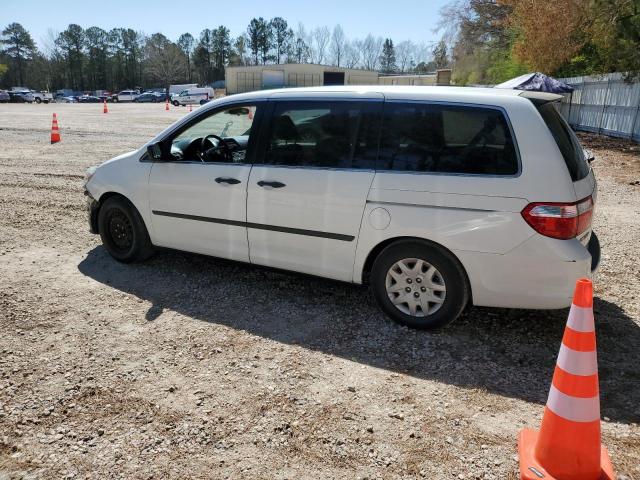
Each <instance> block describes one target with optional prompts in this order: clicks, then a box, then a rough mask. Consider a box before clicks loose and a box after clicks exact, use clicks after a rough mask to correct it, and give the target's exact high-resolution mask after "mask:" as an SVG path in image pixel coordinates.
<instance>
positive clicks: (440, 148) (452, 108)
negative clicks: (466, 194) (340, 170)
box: [378, 102, 519, 176]
mask: <svg viewBox="0 0 640 480" xmlns="http://www.w3.org/2000/svg"><path fill="white" fill-rule="evenodd" d="M383 122H384V123H383V128H382V135H381V140H380V155H379V165H378V169H380V170H393V171H406V172H434V173H449V174H467V175H505V176H508V175H516V174H518V171H519V164H518V156H517V154H516V148H515V145H514V141H513V138H512V136H511V131H510V129H509V126H508V124H507V121H506V118H505V116H504V113H503V112H502V111H501V110H500V109H497V108H490V107H483V106H477V107H476V106H468V105H449V104H446V105H445V104H436V103H433V104H428V103H396V102H390V103H387V104H385V107H384V120H383Z"/></svg>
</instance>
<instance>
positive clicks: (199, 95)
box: [171, 87, 214, 107]
mask: <svg viewBox="0 0 640 480" xmlns="http://www.w3.org/2000/svg"><path fill="white" fill-rule="evenodd" d="M213 97H214V91H213V88H211V87H195V88H188V89H186V90H183V91H182V92H180V94H178V95H172V96H171V103H173V105H174V106H176V107H177V106H179V105H182V106H183V107H184V106H185V105H204V104H205V103H207V102H208V101H209V100H211V99H212V98H213Z"/></svg>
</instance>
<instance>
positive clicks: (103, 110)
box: [102, 98, 109, 113]
mask: <svg viewBox="0 0 640 480" xmlns="http://www.w3.org/2000/svg"><path fill="white" fill-rule="evenodd" d="M102 113H109V108H108V107H107V99H106V98H105V99H104V107H102Z"/></svg>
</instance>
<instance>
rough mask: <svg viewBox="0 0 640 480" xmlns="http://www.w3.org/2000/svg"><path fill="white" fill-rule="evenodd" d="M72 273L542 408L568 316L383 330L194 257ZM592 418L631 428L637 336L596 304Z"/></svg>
mask: <svg viewBox="0 0 640 480" xmlns="http://www.w3.org/2000/svg"><path fill="white" fill-rule="evenodd" d="M78 269H79V270H80V272H81V273H82V274H84V275H86V276H88V277H90V278H92V279H94V280H96V281H98V282H101V283H104V284H107V285H110V286H111V287H112V288H115V289H118V290H120V291H123V292H126V293H129V294H133V295H135V296H137V297H139V298H141V299H144V300H146V301H149V302H150V303H151V307H150V308H149V310H148V311H147V313H146V319H147V320H148V321H153V320H155V319H156V318H157V317H158V316H159V315H160V314H161V313H162V311H163V310H164V309H170V310H173V311H176V312H179V313H181V314H183V315H188V316H190V317H193V318H195V319H199V320H202V321H206V322H211V323H217V324H222V325H226V326H228V327H230V328H234V329H239V330H246V331H248V332H250V333H251V334H254V335H260V336H262V337H265V338H269V339H271V340H276V341H278V342H282V343H286V344H296V345H299V346H302V347H305V348H308V349H312V350H317V351H321V352H323V353H326V354H328V355H335V356H338V357H342V358H348V359H350V360H352V361H355V362H359V363H362V364H366V365H371V366H374V367H378V368H383V369H387V370H390V371H394V372H401V373H405V374H407V375H411V376H414V377H416V378H424V379H430V380H435V381H438V382H443V383H446V384H451V385H457V386H460V387H465V388H479V389H486V390H487V391H489V392H492V393H495V394H498V395H503V396H506V397H512V398H518V399H523V400H526V401H530V402H537V403H541V404H542V403H544V402H545V401H546V396H547V392H548V390H549V385H550V382H551V376H552V373H553V368H554V365H555V361H556V356H557V353H558V348H559V346H560V341H561V338H562V332H563V329H564V325H565V323H566V319H567V312H568V311H567V310H560V311H535V310H507V309H490V308H477V307H476V308H470V309H468V310H467V311H466V312H465V313H464V314H463V315H462V316H461V317H460V318H459V319H458V320H457V321H456V322H454V323H453V324H452V325H450V326H449V327H447V328H446V329H444V330H442V331H440V332H438V333H435V334H433V333H427V332H420V331H415V330H411V329H408V328H405V327H402V326H399V325H396V324H394V323H393V322H391V321H390V320H388V319H387V318H386V317H385V316H384V315H383V314H382V313H380V312H379V311H378V309H377V308H376V307H375V305H374V303H373V299H372V298H371V297H370V295H369V293H368V290H367V289H366V288H363V287H360V286H355V285H350V284H346V283H340V282H333V281H330V280H325V279H321V278H315V277H307V276H301V275H297V274H290V273H283V272H278V271H274V270H271V269H267V268H260V267H255V266H251V265H245V264H241V263H235V262H229V261H225V260H219V259H214V258H209V257H204V256H200V255H195V254H188V253H183V252H174V251H161V252H158V254H156V256H155V257H153V258H152V259H150V260H149V261H147V262H145V263H142V264H131V265H125V264H121V263H118V262H116V261H114V260H113V259H112V258H111V257H110V256H109V255H108V254H107V253H106V251H105V250H104V249H103V248H102V247H101V246H100V247H96V248H94V249H93V250H91V251H90V252H89V253H88V254H87V256H86V258H85V259H84V260H82V262H80V264H79V265H78ZM594 310H595V314H596V322H597V329H598V358H599V365H600V368H599V373H600V389H601V403H602V415H603V416H604V417H607V418H609V419H610V420H613V421H618V422H633V423H637V422H638V421H640V404H639V402H637V399H638V398H640V370H639V369H638V364H640V328H639V326H638V324H637V323H635V322H634V321H633V319H632V318H630V317H629V316H627V315H626V314H625V312H624V311H623V310H622V309H621V308H620V307H618V306H617V305H616V304H613V303H610V302H607V301H605V300H602V299H600V298H596V299H595V303H594Z"/></svg>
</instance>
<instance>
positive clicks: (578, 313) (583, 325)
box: [567, 304, 596, 333]
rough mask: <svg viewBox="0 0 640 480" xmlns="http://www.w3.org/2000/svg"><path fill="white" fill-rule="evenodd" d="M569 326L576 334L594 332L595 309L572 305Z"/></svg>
mask: <svg viewBox="0 0 640 480" xmlns="http://www.w3.org/2000/svg"><path fill="white" fill-rule="evenodd" d="M567 326H568V327H569V328H571V330H575V331H576V332H585V333H586V332H594V331H595V329H596V328H595V323H594V321H593V309H591V308H584V307H578V306H577V305H573V304H571V310H569V320H568V321H567Z"/></svg>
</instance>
